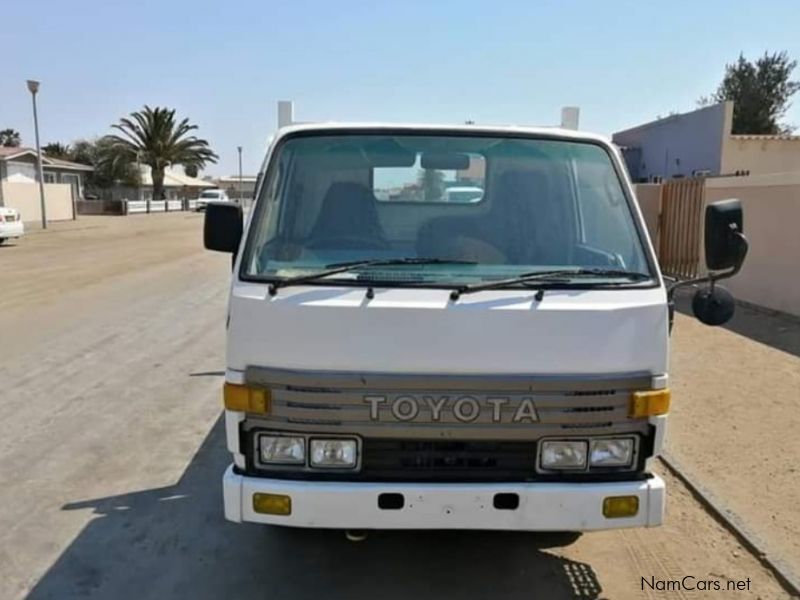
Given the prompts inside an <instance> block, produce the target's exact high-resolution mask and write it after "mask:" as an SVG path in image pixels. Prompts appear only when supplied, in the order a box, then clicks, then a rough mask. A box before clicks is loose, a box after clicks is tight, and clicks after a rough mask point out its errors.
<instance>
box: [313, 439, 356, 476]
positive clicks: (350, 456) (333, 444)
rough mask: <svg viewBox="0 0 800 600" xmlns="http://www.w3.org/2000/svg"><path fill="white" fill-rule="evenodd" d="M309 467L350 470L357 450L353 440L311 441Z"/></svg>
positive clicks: (354, 464)
mask: <svg viewBox="0 0 800 600" xmlns="http://www.w3.org/2000/svg"><path fill="white" fill-rule="evenodd" d="M310 456H311V466H312V467H318V468H327V469H352V468H354V467H355V466H356V459H357V457H358V450H357V447H356V441H355V440H348V439H332V440H311V452H310Z"/></svg>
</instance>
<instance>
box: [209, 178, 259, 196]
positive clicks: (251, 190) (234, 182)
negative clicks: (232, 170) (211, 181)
mask: <svg viewBox="0 0 800 600" xmlns="http://www.w3.org/2000/svg"><path fill="white" fill-rule="evenodd" d="M257 179H258V178H257V177H256V176H255V175H242V180H241V184H240V182H239V176H238V175H229V176H227V177H219V178H218V179H217V180H216V184H217V187H218V188H219V189H221V190H225V191H226V192H227V194H228V198H232V199H237V198H239V197H242V198H252V197H253V196H254V195H255V193H256V181H257Z"/></svg>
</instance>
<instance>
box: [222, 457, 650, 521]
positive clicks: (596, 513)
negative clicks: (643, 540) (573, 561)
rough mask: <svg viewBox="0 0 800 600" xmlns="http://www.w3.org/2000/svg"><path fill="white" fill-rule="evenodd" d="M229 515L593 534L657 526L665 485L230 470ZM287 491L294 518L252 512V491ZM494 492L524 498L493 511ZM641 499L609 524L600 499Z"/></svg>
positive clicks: (225, 485)
mask: <svg viewBox="0 0 800 600" xmlns="http://www.w3.org/2000/svg"><path fill="white" fill-rule="evenodd" d="M223 489H224V498H225V518H227V519H228V520H230V521H235V522H237V523H240V522H242V521H249V522H253V523H270V524H274V525H290V526H294V527H320V528H336V529H505V530H520V531H590V530H595V529H615V528H619V527H654V526H657V525H660V524H661V522H662V520H663V518H664V497H665V495H666V492H665V487H664V481H663V480H662V479H661V478H659V477H657V476H653V477H651V478H650V479H648V480H646V481H625V482H613V483H498V484H491V483H361V482H322V481H290V480H283V479H265V478H260V477H245V476H242V475H237V474H236V473H234V472H233V466H232V465H231V466H230V467H228V470H227V471H226V472H225V475H224V477H223ZM257 492H260V493H270V494H285V495H287V496H290V497H291V499H292V514H291V515H288V516H278V515H264V514H259V513H256V512H255V511H254V510H253V501H252V498H253V494H254V493H257ZM384 492H394V493H400V494H403V496H404V498H405V505H404V507H403V508H402V509H399V510H385V509H380V508H378V495H379V494H381V493H384ZM497 493H515V494H518V495H519V507H518V508H517V509H515V510H499V509H495V508H494V506H493V499H494V495H495V494H497ZM627 495H636V496H638V497H639V513H638V514H637V515H636V516H634V517H626V518H619V519H607V518H606V517H604V516H603V499H604V498H606V497H607V496H627Z"/></svg>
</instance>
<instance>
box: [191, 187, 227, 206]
mask: <svg viewBox="0 0 800 600" xmlns="http://www.w3.org/2000/svg"><path fill="white" fill-rule="evenodd" d="M209 202H231V199H230V198H228V193H227V192H226V191H225V190H205V191H202V192H200V195H199V196H198V197H197V204H196V205H195V210H205V209H206V206H207V205H208V203H209Z"/></svg>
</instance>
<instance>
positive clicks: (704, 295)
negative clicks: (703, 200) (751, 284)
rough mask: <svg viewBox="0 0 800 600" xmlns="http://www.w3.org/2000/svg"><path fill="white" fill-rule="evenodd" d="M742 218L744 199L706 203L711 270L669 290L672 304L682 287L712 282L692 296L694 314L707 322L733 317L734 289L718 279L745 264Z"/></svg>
mask: <svg viewBox="0 0 800 600" xmlns="http://www.w3.org/2000/svg"><path fill="white" fill-rule="evenodd" d="M742 221H743V219H742V203H741V202H740V201H739V200H720V201H719V202H712V203H711V204H709V205H708V206H707V207H706V221H705V240H706V242H705V250H706V266H707V267H708V271H709V273H708V274H707V275H704V276H703V277H697V278H695V279H687V280H684V281H678V282H676V283H674V284H673V285H672V286H671V287H670V288H669V290H668V291H667V299H668V301H669V302H670V305H671V306H674V305H673V304H672V302H673V297H674V295H675V290H677V289H678V288H681V287H686V286H689V285H698V284H700V283H708V284H709V286H708V287H707V288H704V289H700V290H697V292H695V295H694V298H693V299H692V312H694V316H695V317H697V319H698V320H699V321H700V322H701V323H705V324H706V325H722V324H724V323H727V322H728V321H730V320H731V317H733V313H734V310H735V309H736V303H735V302H734V300H733V296H732V295H731V293H730V292H729V291H728V290H726V289H725V288H724V287H722V286H720V285H718V284H717V282H718V281H719V280H720V279H728V278H729V277H733V276H734V275H736V274H737V273H738V272H739V269H741V268H742V265H743V264H744V259H745V257H746V256H747V248H748V246H747V238H746V237H744V229H743V227H742ZM671 328H672V313H671V312H670V329H671Z"/></svg>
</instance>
